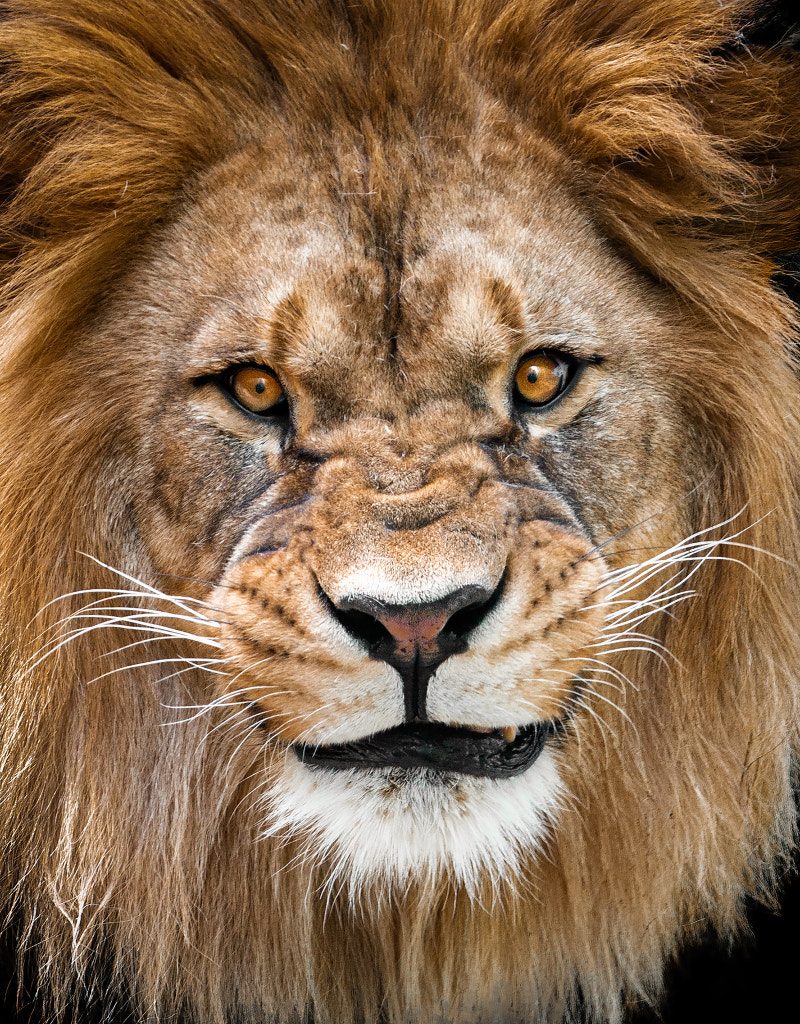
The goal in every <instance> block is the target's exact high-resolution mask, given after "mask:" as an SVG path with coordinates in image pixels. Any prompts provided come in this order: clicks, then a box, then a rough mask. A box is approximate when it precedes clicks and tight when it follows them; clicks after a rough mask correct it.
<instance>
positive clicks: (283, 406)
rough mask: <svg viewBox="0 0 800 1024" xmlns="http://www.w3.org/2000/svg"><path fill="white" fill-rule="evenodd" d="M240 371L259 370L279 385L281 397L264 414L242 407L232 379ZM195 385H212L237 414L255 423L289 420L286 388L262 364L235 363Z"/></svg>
mask: <svg viewBox="0 0 800 1024" xmlns="http://www.w3.org/2000/svg"><path fill="white" fill-rule="evenodd" d="M241 370H260V371H261V372H263V373H268V374H269V375H270V376H271V377H274V378H275V380H276V381H277V382H278V383H279V384H280V386H281V390H282V391H283V395H282V396H281V397H280V398H279V399H278V401H277V402H276V403H275V404H274V405H271V406H270V407H269V409H265V410H264V412H253V410H252V409H248V408H247V406H246V405H242V403H241V402H240V401H239V399H238V398H237V397H236V393H235V392H234V390H233V378H234V376H235V375H236V374H237V373H239V372H240V371H241ZM195 383H196V384H197V385H198V386H199V385H202V384H214V385H215V387H216V388H217V389H218V390H219V391H221V392H222V394H223V395H224V396H225V397H226V398H227V399H228V401H229V402H230V403H231V405H232V406H233V407H234V408H235V409H236V410H237V412H241V413H242V414H243V415H244V416H247V417H249V418H250V419H251V420H254V421H255V422H256V423H263V422H264V421H269V420H272V419H278V420H281V419H283V420H285V419H289V416H290V410H289V396H288V395H287V393H286V388H285V387H284V385H283V382H282V381H281V379H280V377H279V376H278V374H277V373H276V372H275V370H274V369H273V368H272V367H271V366H265V365H264V364H263V363H251V362H247V363H235V364H234V365H233V366H228V367H226V368H225V369H224V370H222V371H221V372H220V373H213V374H208V375H207V376H204V377H201V378H200V379H199V380H197V381H195Z"/></svg>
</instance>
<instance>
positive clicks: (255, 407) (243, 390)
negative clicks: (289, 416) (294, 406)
mask: <svg viewBox="0 0 800 1024" xmlns="http://www.w3.org/2000/svg"><path fill="white" fill-rule="evenodd" d="M227 385H228V390H229V391H230V393H231V395H233V397H234V398H235V399H236V401H237V402H238V403H239V405H242V406H244V408H245V409H247V411H248V412H252V413H255V414H256V415H258V416H263V415H264V414H265V413H270V412H272V411H273V410H275V409H276V408H277V407H278V406H280V405H281V403H282V402H283V399H284V398H285V397H286V395H285V392H284V390H283V385H282V384H281V382H280V381H279V380H278V378H277V377H276V376H275V374H274V373H273V372H272V371H271V370H269V369H267V368H266V367H263V366H240V367H237V368H236V369H235V370H233V371H232V372H231V374H230V376H229V377H228V380H227Z"/></svg>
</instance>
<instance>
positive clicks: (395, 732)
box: [292, 722, 551, 779]
mask: <svg viewBox="0 0 800 1024" xmlns="http://www.w3.org/2000/svg"><path fill="white" fill-rule="evenodd" d="M550 730H551V727H550V725H549V723H547V722H537V723H535V724H533V725H527V726H524V727H522V728H521V729H519V730H518V731H517V734H516V737H515V738H514V739H513V740H512V741H510V742H509V741H508V740H507V739H506V737H505V736H504V735H503V731H502V730H494V731H492V732H489V733H485V732H478V731H475V730H472V729H466V728H460V727H459V728H454V727H452V726H447V725H441V724H438V723H433V722H420V723H417V724H413V725H401V726H397V727H396V728H394V729H388V730H387V731H385V732H380V733H375V734H374V735H373V736H369V737H366V738H365V739H363V740H357V741H355V742H353V743H341V744H336V745H332V746H327V747H319V746H310V745H300V744H298V745H295V746H294V747H293V748H292V749H293V750H294V752H295V754H296V756H297V757H298V758H299V760H300V761H301V762H302V763H303V764H306V765H308V766H310V767H314V768H328V769H333V770H348V769H349V770H352V769H361V770H364V769H369V768H425V769H428V770H429V771H434V772H436V771H438V772H442V773H446V774H448V775H452V774H454V773H460V774H462V775H471V776H473V777H477V778H488V779H508V778H513V777H514V776H516V775H521V774H522V773H523V772H525V771H527V770H528V768H530V767H531V765H532V764H533V763H534V762H535V761H536V759H537V758H538V757H539V755H540V754H541V752H542V750H543V749H544V745H545V742H546V740H547V737H548V735H549V734H550Z"/></svg>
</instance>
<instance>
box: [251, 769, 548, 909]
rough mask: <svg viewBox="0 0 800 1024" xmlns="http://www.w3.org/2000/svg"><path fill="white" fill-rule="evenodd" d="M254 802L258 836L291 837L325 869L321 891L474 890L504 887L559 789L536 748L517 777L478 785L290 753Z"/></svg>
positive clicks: (533, 843)
mask: <svg viewBox="0 0 800 1024" xmlns="http://www.w3.org/2000/svg"><path fill="white" fill-rule="evenodd" d="M273 767H274V769H277V772H276V774H277V778H276V779H275V781H274V783H273V784H272V786H270V787H269V788H268V789H267V790H266V791H265V792H264V793H263V796H262V800H263V804H262V806H263V809H264V812H265V820H264V828H263V831H262V836H263V837H265V838H266V837H267V836H274V837H279V838H284V839H294V840H299V841H300V842H301V844H302V847H303V854H304V857H305V858H307V860H308V861H310V862H311V863H320V862H322V861H323V860H324V861H325V862H326V863H327V865H328V872H329V877H328V882H327V884H326V886H325V888H327V889H328V890H329V891H330V892H334V891H338V890H339V889H340V888H345V889H346V890H349V893H350V896H351V898H357V897H358V895H359V894H360V892H361V891H362V890H363V889H364V888H365V887H367V886H370V887H374V886H375V885H376V884H377V885H379V886H386V885H389V886H392V885H399V886H400V887H401V888H402V887H404V886H406V885H407V884H408V883H409V882H411V881H422V882H425V881H432V880H434V879H435V878H436V876H438V875H440V874H441V873H442V872H446V873H447V874H448V875H449V876H450V877H451V878H452V879H453V880H454V881H457V882H459V883H461V884H462V885H464V886H465V887H466V888H467V890H468V891H470V892H474V891H475V890H476V889H477V888H478V886H480V885H481V884H482V883H484V882H486V881H487V880H488V881H490V882H491V883H492V884H493V885H495V886H496V885H497V884H498V883H500V882H504V881H509V882H512V883H513V881H514V879H515V878H516V877H517V876H518V875H519V873H520V869H521V868H522V866H523V864H524V863H525V862H526V861H528V860H529V858H530V855H531V853H532V852H534V851H535V850H536V848H537V847H538V846H539V845H540V844H541V841H542V839H543V837H544V835H545V833H546V830H547V828H548V825H549V824H550V822H552V820H553V818H554V816H555V814H556V812H557V811H558V808H559V805H560V803H561V801H560V794H561V784H560V780H559V777H558V769H557V767H556V763H555V759H554V758H553V755H552V753H551V752H550V751H549V750H547V749H545V750H544V751H543V752H542V754H541V755H540V756H539V758H538V759H537V761H536V762H535V763H534V764H533V765H532V766H531V767H530V768H529V769H528V770H527V771H526V772H525V773H524V774H522V775H518V776H515V777H513V778H510V779H478V778H472V777H470V776H466V775H459V774H456V773H453V774H447V775H442V774H440V773H438V772H431V771H429V770H428V769H424V768H412V769H401V768H372V769H357V768H353V769H347V770H341V769H340V770H332V769H326V768H309V767H307V766H305V765H303V764H301V763H300V761H298V760H297V758H296V757H295V755H294V754H293V753H292V752H291V751H287V752H286V758H285V761H284V762H283V764H281V765H280V766H279V765H278V764H277V763H273Z"/></svg>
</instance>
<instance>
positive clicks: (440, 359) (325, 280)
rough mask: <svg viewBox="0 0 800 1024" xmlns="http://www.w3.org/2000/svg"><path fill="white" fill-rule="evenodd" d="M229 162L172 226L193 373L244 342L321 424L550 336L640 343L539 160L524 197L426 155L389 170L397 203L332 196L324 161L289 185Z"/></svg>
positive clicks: (629, 292)
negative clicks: (303, 395)
mask: <svg viewBox="0 0 800 1024" xmlns="http://www.w3.org/2000/svg"><path fill="white" fill-rule="evenodd" d="M299 159H300V158H299V157H298V160H299ZM234 163H235V165H236V166H237V167H238V168H239V174H238V175H236V176H235V177H234V180H231V171H230V169H226V170H224V171H219V172H217V173H216V174H213V175H210V176H209V178H208V180H207V181H206V182H205V184H204V187H203V190H202V191H201V193H200V196H199V197H198V199H197V201H196V203H195V205H194V207H193V208H192V209H191V210H190V212H189V214H188V215H187V216H186V217H185V218H183V220H182V221H181V222H180V224H179V225H178V228H177V231H176V233H175V237H174V239H173V247H174V249H175V250H176V256H177V260H176V261H175V264H174V265H173V266H172V267H170V268H169V271H170V272H169V273H168V274H167V275H166V280H165V281H164V284H165V286H166V287H167V288H170V284H171V281H172V285H173V287H175V288H176V289H178V288H179V289H181V293H182V294H184V295H185V293H186V292H188V293H189V294H192V293H194V296H195V302H196V305H197V307H198V308H199V309H201V310H202V317H203V326H204V330H202V331H199V332H197V334H196V335H195V336H194V337H193V338H192V343H193V346H194V350H193V351H192V352H191V355H192V356H193V357H194V358H196V359H197V360H200V361H203V360H209V359H214V358H221V357H222V355H224V352H225V351H231V352H235V351H236V350H237V346H239V345H240V340H241V338H242V335H243V334H244V335H245V336H249V337H250V338H252V340H253V342H254V343H255V344H258V345H260V347H261V352H262V354H263V357H264V359H265V360H266V361H270V360H280V361H281V365H282V368H283V369H284V371H285V372H287V373H291V374H294V375H295V376H296V377H297V379H298V381H299V382H301V383H302V384H303V385H304V386H306V387H307V388H310V389H311V390H314V389H317V390H318V391H319V404H320V406H322V407H325V408H326V409H327V410H328V411H330V410H332V409H334V408H335V407H336V406H337V405H340V404H341V403H342V401H343V400H344V401H347V402H350V403H352V402H356V403H357V402H366V401H368V400H369V399H368V395H367V392H369V391H371V392H372V393H373V395H374V393H375V392H376V391H379V392H380V393H381V397H382V399H383V400H391V394H392V391H397V390H398V381H400V382H401V384H402V390H403V392H404V393H405V395H406V396H408V398H409V400H410V401H413V402H416V401H418V400H419V399H420V397H422V396H430V395H431V394H436V393H437V390H438V391H440V392H448V393H453V391H454V390H455V391H460V392H462V393H465V392H467V391H469V390H470V389H471V388H472V387H473V386H474V383H475V382H476V381H477V382H485V381H488V380H490V379H491V378H492V377H493V376H496V375H497V374H498V373H503V372H505V371H506V370H507V363H508V360H509V359H510V358H512V357H513V355H514V354H515V353H517V352H519V351H520V350H524V348H525V346H526V345H528V346H532V345H538V346H542V345H545V344H546V343H547V341H548V339H550V338H551V337H552V336H553V335H559V336H564V335H570V336H574V337H579V338H585V339H592V338H595V339H596V338H602V340H603V343H604V344H605V345H606V346H608V347H611V348H614V347H615V346H619V345H620V344H621V343H622V342H623V341H624V339H630V338H635V337H636V335H637V333H642V332H641V327H642V324H641V323H640V322H639V321H640V320H641V321H642V322H644V320H645V319H646V318H645V317H644V316H643V314H640V312H639V309H640V308H641V307H643V306H644V303H642V302H641V301H637V296H636V293H635V289H634V288H632V286H631V281H630V274H629V272H628V271H627V268H623V267H622V265H621V264H620V263H619V262H618V261H614V260H613V259H611V258H610V257H609V254H608V253H607V252H606V251H605V248H604V245H603V243H602V242H601V240H600V238H599V235H598V234H597V232H595V230H594V229H593V228H592V225H591V224H590V222H589V220H588V217H587V215H586V213H585V211H583V210H582V209H581V208H580V205H579V203H578V202H577V201H576V200H575V199H574V197H571V196H570V194H569V191H568V190H567V189H566V188H565V187H563V186H562V185H561V184H560V183H559V182H558V180H557V177H556V171H555V170H554V169H553V167H552V166H550V163H549V162H545V163H544V165H543V166H542V167H541V168H540V169H538V170H537V174H538V175H539V176H540V178H541V182H540V184H539V187H536V188H532V187H531V184H530V178H531V176H530V174H527V176H526V178H525V179H523V178H522V177H520V181H519V183H518V182H516V181H515V180H514V174H513V170H511V169H509V168H507V167H504V172H507V173H505V174H504V176H503V177H497V176H493V175H491V174H489V173H487V170H486V167H485V166H483V165H482V163H481V159H480V156H479V155H475V156H474V157H473V158H471V159H468V158H467V157H466V156H465V155H463V154H461V155H460V156H459V157H458V158H457V159H454V158H453V157H451V156H445V155H441V154H438V155H434V157H432V158H431V160H430V161H429V164H428V165H427V166H426V167H425V168H423V169H422V170H420V169H418V168H417V169H415V171H414V173H413V174H412V173H411V172H407V171H406V170H405V169H401V170H399V171H398V174H399V176H400V177H401V178H403V183H402V197H401V199H398V198H397V197H395V200H396V201H394V202H391V201H390V197H387V196H385V195H381V196H377V197H376V194H375V193H376V190H371V189H368V188H366V186H365V185H364V184H363V183H362V185H361V187H360V189H357V188H356V187H355V185H354V184H353V183H352V182H351V183H350V185H349V186H348V185H347V184H346V183H344V184H342V183H341V181H339V185H338V187H337V186H336V185H335V181H336V180H338V179H339V178H340V177H341V169H340V167H339V166H338V163H337V155H336V154H335V153H334V154H331V155H330V157H329V162H328V164H323V165H322V166H320V165H319V162H318V161H317V162H316V163H315V164H314V165H312V166H309V167H307V168H302V167H301V168H300V169H301V170H304V171H305V173H302V174H301V173H298V168H297V167H295V169H294V174H293V179H292V180H293V181H294V184H293V185H289V184H286V183H285V167H284V166H283V163H282V162H281V161H280V160H278V161H276V162H273V163H270V161H267V160H266V159H265V158H264V157H263V154H261V152H260V150H256V151H254V152H252V153H249V152H248V153H245V154H240V155H239V156H238V157H237V158H236V159H235V161H234ZM454 172H457V173H455V174H454ZM454 177H455V179H456V180H455V182H454ZM523 180H524V186H523V184H522V182H523ZM397 187H398V188H400V186H399V185H398V186H397ZM176 265H177V266H178V267H179V268H180V269H179V270H178V273H177V278H178V279H177V280H176V278H175V266H176ZM598 295H601V296H602V301H600V302H598ZM184 301H185V298H184ZM648 326H650V325H649V324H648ZM645 333H646V332H645ZM179 351H182V350H181V349H180V347H179ZM184 354H185V353H184ZM400 363H402V364H403V365H402V373H401V372H400V371H399V370H398V365H399V364H400ZM358 367H363V368H368V371H369V372H368V373H367V374H366V375H365V374H364V373H359V372H357V368H358ZM321 369H322V370H324V371H325V372H324V373H321V372H320V370H321ZM326 384H327V385H328V386H327V387H326Z"/></svg>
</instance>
